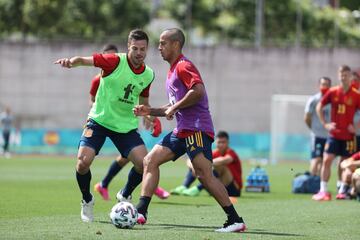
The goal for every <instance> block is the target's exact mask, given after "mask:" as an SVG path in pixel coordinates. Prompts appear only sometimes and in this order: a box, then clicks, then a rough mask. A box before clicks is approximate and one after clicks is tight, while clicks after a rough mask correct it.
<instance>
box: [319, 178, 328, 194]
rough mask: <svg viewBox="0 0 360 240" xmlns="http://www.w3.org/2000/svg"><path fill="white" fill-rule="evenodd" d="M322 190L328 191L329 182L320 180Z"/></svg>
mask: <svg viewBox="0 0 360 240" xmlns="http://www.w3.org/2000/svg"><path fill="white" fill-rule="evenodd" d="M320 192H327V182H325V181H321V182H320Z"/></svg>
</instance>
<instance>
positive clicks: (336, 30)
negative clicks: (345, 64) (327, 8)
mask: <svg viewBox="0 0 360 240" xmlns="http://www.w3.org/2000/svg"><path fill="white" fill-rule="evenodd" d="M339 5H340V0H334V8H335V10H336V11H337V10H339ZM338 45H339V21H338V17H335V18H334V48H336V47H338Z"/></svg>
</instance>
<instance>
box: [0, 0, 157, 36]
mask: <svg viewBox="0 0 360 240" xmlns="http://www.w3.org/2000/svg"><path fill="white" fill-rule="evenodd" d="M149 9H150V1H149V0H147V1H141V0H132V1H127V0H111V1H107V0H14V1H7V0H0V31H1V33H2V36H3V37H4V36H8V35H10V34H12V33H17V32H19V33H21V34H23V35H24V36H28V35H32V36H35V37H40V38H53V37H69V36H70V37H76V38H85V39H99V38H104V37H105V36H120V37H121V36H125V35H126V34H127V33H128V31H129V29H132V28H134V27H143V26H145V25H146V24H147V23H148V22H149V19H150V10H149Z"/></svg>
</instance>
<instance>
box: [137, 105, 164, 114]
mask: <svg viewBox="0 0 360 240" xmlns="http://www.w3.org/2000/svg"><path fill="white" fill-rule="evenodd" d="M169 106H170V104H168V105H165V106H163V107H160V108H152V107H150V106H146V105H137V106H135V107H134V108H133V112H134V114H135V115H136V116H146V115H150V116H155V117H164V116H165V111H166V109H168V108H169Z"/></svg>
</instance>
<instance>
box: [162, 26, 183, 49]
mask: <svg viewBox="0 0 360 240" xmlns="http://www.w3.org/2000/svg"><path fill="white" fill-rule="evenodd" d="M165 31H166V32H170V36H169V39H170V40H171V41H173V42H179V43H180V48H181V49H182V48H183V47H184V44H185V35H184V33H183V31H182V30H181V29H179V28H169V29H166V30H165Z"/></svg>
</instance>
